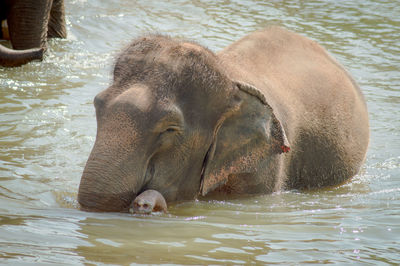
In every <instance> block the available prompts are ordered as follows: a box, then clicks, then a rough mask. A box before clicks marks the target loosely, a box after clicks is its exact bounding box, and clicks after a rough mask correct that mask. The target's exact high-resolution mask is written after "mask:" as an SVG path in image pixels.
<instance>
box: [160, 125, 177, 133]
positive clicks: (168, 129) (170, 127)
mask: <svg viewBox="0 0 400 266" xmlns="http://www.w3.org/2000/svg"><path fill="white" fill-rule="evenodd" d="M178 131H181V128H180V127H178V126H169V127H168V128H167V129H166V130H165V131H164V132H163V133H174V132H178Z"/></svg>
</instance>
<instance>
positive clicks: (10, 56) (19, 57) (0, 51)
mask: <svg viewBox="0 0 400 266" xmlns="http://www.w3.org/2000/svg"><path fill="white" fill-rule="evenodd" d="M43 54H44V48H34V49H27V50H12V49H9V48H6V47H4V46H2V45H0V66H3V67H17V66H21V65H24V64H26V63H28V62H30V61H32V60H42V59H43Z"/></svg>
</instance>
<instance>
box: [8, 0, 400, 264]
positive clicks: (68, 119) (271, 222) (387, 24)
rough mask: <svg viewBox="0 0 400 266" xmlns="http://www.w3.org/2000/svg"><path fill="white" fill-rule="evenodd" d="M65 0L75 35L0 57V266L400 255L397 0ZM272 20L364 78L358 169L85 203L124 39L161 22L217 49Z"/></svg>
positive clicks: (384, 260) (351, 259) (383, 259)
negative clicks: (30, 53) (201, 197)
mask: <svg viewBox="0 0 400 266" xmlns="http://www.w3.org/2000/svg"><path fill="white" fill-rule="evenodd" d="M66 2H67V3H66V9H67V21H68V32H69V37H68V39H66V40H52V41H51V42H50V45H49V52H48V53H47V56H46V59H45V60H44V62H41V63H40V62H34V63H30V64H28V65H25V66H23V67H20V68H13V69H0V121H1V124H0V180H1V182H0V264H12V265H15V264H24V263H28V264H36V263H39V264H45V263H50V264H87V263H91V262H92V263H96V264H103V263H104V264H125V265H126V264H130V263H137V264H140V263H144V264H146V263H175V264H216V263H217V264H218V263H222V264H244V263H256V264H283V265H287V264H298V263H306V264H307V263H310V264H311V263H320V264H322V263H335V264H340V265H343V264H353V263H363V264H369V265H376V264H381V265H385V264H399V263H400V133H399V132H400V119H399V117H400V109H399V107H400V105H399V104H400V2H399V1H371V0H362V1H361V0H359V1H294V0H293V1H266V2H267V3H261V1H260V2H258V1H225V2H222V3H219V4H214V3H205V2H203V1H168V3H161V2H162V1H138V2H141V3H135V2H136V1H106V0H93V1H87V0H67V1H66ZM143 2H144V3H143ZM271 24H277V25H283V26H286V27H287V28H289V29H291V30H294V31H297V32H300V33H302V34H304V35H307V36H309V37H311V38H312V39H314V40H316V41H318V42H319V43H321V44H322V45H324V46H325V47H326V48H327V49H328V50H329V51H330V52H331V53H332V54H333V55H334V56H335V57H336V58H338V60H339V61H340V62H341V63H342V64H343V65H345V67H346V68H347V69H348V70H349V71H350V72H351V73H352V75H353V76H354V78H355V79H356V80H357V82H358V83H359V85H360V86H361V88H362V90H363V92H364V94H365V97H366V100H367V103H368V108H369V115H370V122H371V143H370V147H369V152H368V156H367V160H366V163H365V165H364V167H363V169H362V172H361V173H360V174H359V175H358V176H356V177H355V178H354V179H353V180H352V181H351V182H349V183H347V184H345V185H343V186H341V187H338V188H332V189H327V190H324V191H316V192H297V191H290V192H283V193H280V194H273V195H263V196H257V197H253V198H244V199H235V200H228V201H218V200H215V201H192V202H186V203H181V204H178V205H171V206H170V208H169V211H170V213H169V215H155V216H151V217H141V216H132V215H130V214H119V213H111V214H99V213H86V212H82V211H80V210H78V209H77V207H76V195H77V189H78V185H79V181H80V176H81V172H82V170H83V167H84V164H85V162H86V159H87V157H88V155H89V152H90V150H91V147H92V145H93V143H94V139H95V132H96V122H95V114H94V108H93V105H92V100H93V97H94V96H95V95H96V94H97V93H98V92H99V91H101V90H103V89H105V88H106V87H107V86H108V84H109V83H110V78H111V75H110V73H111V69H112V64H113V60H114V57H115V54H116V53H117V52H118V51H119V50H120V49H121V48H122V47H123V46H124V45H126V44H127V43H128V42H129V40H131V39H132V38H134V37H136V36H138V35H140V34H141V33H145V32H149V31H151V32H160V33H167V34H170V35H173V36H179V37H186V38H190V39H194V40H197V41H199V42H200V43H202V44H204V45H206V46H207V47H209V48H211V49H212V50H215V51H218V50H220V49H221V48H223V47H224V46H226V45H228V44H230V43H231V42H233V41H234V40H237V39H238V38H240V37H241V36H243V35H245V34H247V33H249V32H252V31H254V30H257V29H260V28H262V27H264V26H266V25H271Z"/></svg>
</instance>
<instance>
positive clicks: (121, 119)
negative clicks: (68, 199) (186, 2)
mask: <svg viewBox="0 0 400 266" xmlns="http://www.w3.org/2000/svg"><path fill="white" fill-rule="evenodd" d="M239 91H241V90H240V86H238V84H237V83H236V82H234V81H232V80H231V79H230V78H229V77H228V76H227V75H226V73H225V71H224V69H223V67H222V66H221V64H220V63H219V60H218V58H217V56H215V55H214V54H213V53H212V52H211V51H209V50H207V49H206V48H204V47H202V46H199V45H197V44H194V43H191V42H184V41H177V40H174V39H171V38H168V37H164V36H159V35H154V36H153V35H152V36H147V37H143V38H140V39H137V40H136V41H134V42H133V43H132V44H131V45H129V46H128V47H127V48H126V49H125V50H124V51H123V52H122V53H121V54H120V56H119V57H118V59H117V62H116V65H115V69H114V79H113V83H112V85H111V86H110V87H109V88H108V89H106V90H104V91H103V92H101V93H99V94H98V95H97V96H96V97H95V100H94V105H95V107H96V117H97V136H96V141H95V144H94V147H93V150H92V152H91V154H90V157H89V159H88V161H87V164H86V167H85V169H84V172H83V175H82V179H81V183H80V187H79V194H78V201H79V203H80V205H81V206H82V208H83V209H86V210H94V211H124V210H127V208H128V207H129V205H130V203H131V202H132V201H133V200H134V199H135V197H136V195H138V194H139V193H140V192H142V191H145V190H148V189H154V190H157V191H159V192H160V193H161V194H162V195H163V196H164V197H165V199H166V200H167V202H170V201H176V200H184V199H193V198H195V197H196V196H197V195H198V194H199V193H203V194H205V193H206V192H207V191H209V190H211V189H212V187H209V188H204V180H203V179H204V178H207V177H204V175H205V173H207V172H213V173H215V171H214V170H213V171H209V170H208V169H207V165H211V164H210V160H213V164H212V165H213V168H215V167H219V166H218V165H221V166H222V164H224V163H225V162H224V160H226V156H222V157H223V158H222V157H221V158H220V161H221V162H219V161H218V160H219V158H218V155H217V154H215V147H216V144H215V142H216V139H217V135H218V132H219V130H220V128H221V126H222V125H223V123H224V121H225V120H226V119H227V118H228V117H230V116H232V115H234V114H235V113H237V112H240V108H241V105H242V102H243V101H242V98H241V95H240V93H239ZM271 121H272V120H271ZM272 127H274V126H272ZM280 132H281V131H280ZM281 133H282V132H281ZM281 137H282V136H281ZM222 138H224V137H222ZM278 140H279V137H278ZM223 141H224V140H221V142H223ZM232 141H233V142H235V140H234V139H232ZM271 141H272V139H270V141H269V142H270V143H272V142H271ZM225 142H226V140H225ZM278 142H279V143H278V145H281V144H282V145H283V142H284V138H281V139H280V141H278ZM271 145H272V144H271ZM271 147H272V146H271ZM211 154H212V156H211ZM211 157H212V159H211ZM206 183H207V182H206ZM212 183H213V187H215V183H216V182H212Z"/></svg>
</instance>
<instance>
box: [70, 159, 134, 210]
mask: <svg viewBox="0 0 400 266" xmlns="http://www.w3.org/2000/svg"><path fill="white" fill-rule="evenodd" d="M126 181H127V180H126V177H125V176H124V175H123V173H122V172H121V171H120V170H119V169H117V168H116V167H114V166H112V165H110V164H109V163H108V162H106V161H99V160H93V161H92V160H89V161H88V162H87V164H86V167H85V170H84V171H83V175H82V178H81V183H80V185H79V192H78V202H79V204H80V206H81V208H82V209H83V210H86V211H106V212H110V211H111V212H120V211H128V210H129V206H130V204H131V203H132V201H133V200H134V199H135V197H136V196H137V195H136V193H135V189H134V188H133V187H132V185H131V184H129V183H128V182H126Z"/></svg>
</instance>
